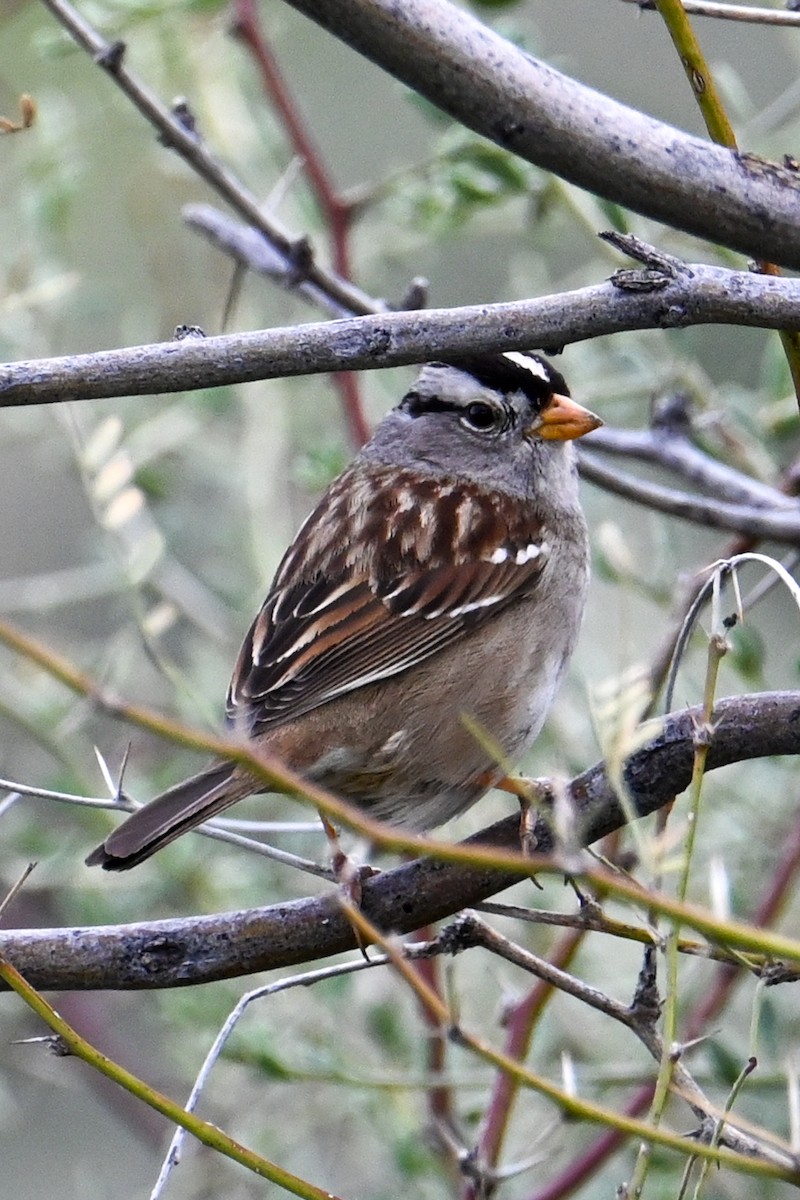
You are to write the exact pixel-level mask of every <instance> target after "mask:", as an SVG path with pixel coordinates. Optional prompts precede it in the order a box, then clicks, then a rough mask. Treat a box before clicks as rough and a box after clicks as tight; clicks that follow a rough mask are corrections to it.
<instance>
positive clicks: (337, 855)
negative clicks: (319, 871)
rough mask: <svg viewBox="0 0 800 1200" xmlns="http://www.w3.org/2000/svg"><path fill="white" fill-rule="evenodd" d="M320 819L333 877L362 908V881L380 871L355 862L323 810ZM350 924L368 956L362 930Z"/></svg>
mask: <svg viewBox="0 0 800 1200" xmlns="http://www.w3.org/2000/svg"><path fill="white" fill-rule="evenodd" d="M319 819H320V821H321V822H322V828H323V830H324V832H325V837H326V838H327V839H328V845H329V846H330V851H331V868H332V870H333V877H334V879H335V880H336V883H337V884H338V886H339V888H340V890H341V892H342V893H343V895H344V896H345V898H346V899H347V900H348V901H349V902H350V903H351V904H352V905H354V906H355V907H356V908H360V907H361V885H362V883H363V882H364V880H365V879H369V878H370V876H372V875H377V874H379V872H378V871H377V870H376V869H375V867H371V866H370V865H369V864H368V863H363V864H362V865H361V866H359V864H358V863H357V862H354V861H353V859H352V858H351V857H350V856H349V854H346V853H345V851H344V850H343V849H342V847H341V843H340V842H339V835H338V833H337V832H336V829H335V828H334V826H333V825H332V824H331V822H330V821H329V820H328V818H327V817H326V816H325V814H324V813H322V812H321V813H320V814H319ZM350 926H351V928H352V930H353V933H354V934H355V938H356V945H357V946H358V948H359V950H360V951H361V953H362V954H363V955H364V957H365V958H366V957H367V948H366V946H365V944H364V939H363V938H362V936H361V931H360V930H359V929H357V928H356V926H355V925H354V924H353V923H352V922H350Z"/></svg>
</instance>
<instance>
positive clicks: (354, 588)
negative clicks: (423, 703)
mask: <svg viewBox="0 0 800 1200" xmlns="http://www.w3.org/2000/svg"><path fill="white" fill-rule="evenodd" d="M529 541H530V536H528V538H526V540H525V542H524V543H522V545H526V544H527V543H528V542H529ZM518 545H519V543H518ZM509 550H510V553H509V556H508V558H506V560H505V561H503V562H500V563H493V562H488V561H486V560H485V559H480V560H477V561H475V560H473V561H467V562H460V563H457V564H453V563H449V564H447V565H439V566H434V567H432V568H425V567H422V566H420V567H418V568H417V569H415V570H412V571H405V572H404V573H403V574H402V576H400V577H399V578H396V579H394V580H391V579H389V580H384V581H382V582H380V583H379V582H378V581H377V580H375V579H370V578H369V577H368V576H366V575H360V576H357V577H350V578H349V579H325V580H320V579H317V580H315V581H314V582H313V583H311V584H309V583H307V582H305V581H302V580H301V581H299V582H298V583H296V584H295V585H294V586H289V587H286V588H283V589H280V590H278V591H276V592H273V593H272V594H270V596H268V597H267V599H266V601H265V603H264V606H263V608H262V610H261V612H260V613H259V615H258V617H257V618H256V620H255V621H254V623H253V626H252V628H251V630H250V633H249V634H248V636H247V638H246V639H245V643H244V645H243V647H242V650H241V653H240V655H239V661H238V663H237V665H236V670H235V672H234V677H233V680H232V682H231V687H230V690H229V693H228V715H229V717H230V718H231V720H233V721H236V720H237V718H238V719H242V718H243V720H244V724H245V726H246V727H247V728H248V729H249V730H250V731H251V732H252V733H255V732H259V731H263V730H264V729H266V728H269V727H271V726H275V725H280V724H283V723H284V722H286V721H291V720H294V719H295V718H297V717H299V716H301V715H302V714H304V713H307V712H310V711H311V710H312V709H314V708H318V707H319V706H320V705H322V704H325V703H327V702H328V701H330V700H333V699H335V698H336V697H337V696H341V695H343V694H345V693H346V692H350V691H353V690H355V689H356V688H359V687H363V686H365V685H366V684H368V683H374V682H377V681H378V680H380V679H387V678H389V677H390V676H392V675H396V674H399V673H400V672H401V671H406V670H408V669H409V668H410V667H412V666H415V665H417V664H418V663H420V662H422V661H423V660H424V659H426V658H429V657H430V656H431V655H433V654H436V653H437V652H438V651H440V650H442V649H443V648H444V647H445V646H449V645H451V644H453V643H454V642H455V641H457V640H458V638H460V637H462V636H463V635H464V633H465V632H467V631H468V630H472V629H474V628H475V627H476V626H477V625H479V624H481V623H482V622H483V621H484V620H486V619H488V618H489V617H490V616H492V615H494V614H495V613H496V612H497V611H498V610H499V609H501V608H503V607H505V606H506V605H508V604H510V603H513V601H514V600H516V599H519V598H520V597H521V596H524V595H528V594H530V592H531V591H532V590H533V589H534V588H535V586H536V583H537V581H538V579H539V576H540V575H541V573H542V570H543V567H544V564H545V562H546V555H545V554H544V553H542V554H541V555H539V556H538V557H535V558H532V559H530V560H528V561H527V562H523V563H520V564H518V563H517V562H515V561H514V557H513V553H514V550H513V548H512V547H509Z"/></svg>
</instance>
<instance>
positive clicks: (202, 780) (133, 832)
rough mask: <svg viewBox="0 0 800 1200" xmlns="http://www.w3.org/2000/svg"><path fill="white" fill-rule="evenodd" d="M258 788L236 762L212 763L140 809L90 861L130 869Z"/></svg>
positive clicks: (110, 836) (94, 851)
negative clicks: (242, 772) (240, 770)
mask: <svg viewBox="0 0 800 1200" xmlns="http://www.w3.org/2000/svg"><path fill="white" fill-rule="evenodd" d="M253 790H254V785H253V782H252V781H248V780H247V779H246V778H243V776H242V774H241V772H239V771H237V768H236V765H235V763H230V762H215V763H212V764H211V766H209V767H206V769H205V770H204V771H201V772H200V773H199V774H198V775H193V776H192V777H191V779H185V780H184V781H183V783H177V784H176V785H175V787H171V788H170V789H169V791H167V792H163V793H162V794H161V795H160V796H156V798H155V800H151V801H150V803H149V804H145V805H144V807H143V808H140V809H137V811H136V812H135V813H133V815H132V816H130V817H128V819H127V821H123V822H122V824H121V825H119V826H118V827H117V828H116V829H115V830H114V832H113V833H110V834H109V835H108V837H107V838H106V840H105V841H104V842H103V844H102V845H101V846H98V847H97V849H96V850H93V851H92V853H91V854H90V855H89V857H88V858H87V859H86V865H87V866H89V867H95V866H101V867H103V868H104V870H106V871H127V870H128V868H129V867H135V866H136V864H137V863H140V862H144V860H145V859H146V858H149V857H150V855H151V854H155V852H156V850H160V849H161V847H162V846H166V845H167V843H168V842H171V841H173V840H174V839H175V838H176V837H179V836H180V835H181V834H182V833H186V831H187V830H188V829H193V828H194V826H195V825H200V824H201V823H202V822H203V821H207V820H208V818H209V817H213V816H214V814H215V813H218V812H222V810H223V809H224V808H227V807H228V806H229V805H230V804H235V803H236V801H237V800H241V799H242V798H243V797H244V796H247V795H249V794H250V793H251V792H252V791H253Z"/></svg>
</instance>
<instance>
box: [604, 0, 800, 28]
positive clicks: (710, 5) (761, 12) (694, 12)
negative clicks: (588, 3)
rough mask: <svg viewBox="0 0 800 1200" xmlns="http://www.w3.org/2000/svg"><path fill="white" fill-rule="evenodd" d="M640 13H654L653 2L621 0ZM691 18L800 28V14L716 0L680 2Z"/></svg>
mask: <svg viewBox="0 0 800 1200" xmlns="http://www.w3.org/2000/svg"><path fill="white" fill-rule="evenodd" d="M623 3H624V4H635V5H636V7H637V8H638V9H640V10H641V11H642V12H655V10H656V6H655V3H654V0H623ZM681 4H682V5H683V8H684V9H685V10H686V12H687V13H689V14H690V15H691V16H693V17H716V18H717V19H718V20H720V21H745V22H746V23H747V24H749V25H784V26H785V25H789V26H794V28H795V29H798V28H800V13H798V12H787V11H786V10H785V9H780V8H754V7H750V6H747V5H744V4H720V3H717V2H716V0H681Z"/></svg>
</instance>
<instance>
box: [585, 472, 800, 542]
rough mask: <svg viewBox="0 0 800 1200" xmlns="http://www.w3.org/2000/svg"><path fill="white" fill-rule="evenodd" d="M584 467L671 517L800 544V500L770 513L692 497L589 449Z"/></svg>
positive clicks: (590, 475) (601, 482)
mask: <svg viewBox="0 0 800 1200" xmlns="http://www.w3.org/2000/svg"><path fill="white" fill-rule="evenodd" d="M580 470H581V475H582V476H583V478H584V479H588V480H590V481H591V482H592V483H596V484H597V485H598V486H599V487H602V488H605V490H606V491H608V492H614V493H615V494H616V495H617V496H624V497H625V499H626V500H633V501H634V502H635V503H636V504H645V505H647V507H648V508H654V509H657V510H658V511H659V512H663V513H668V514H669V515H670V516H673V517H682V518H683V519H684V520H686V521H694V522H695V524H697V525H704V526H705V527H706V528H707V529H729V530H731V531H732V532H734V533H741V534H745V535H746V536H748V537H756V538H769V539H770V540H772V541H775V542H783V543H785V544H787V545H790V546H800V505H798V504H797V503H794V504H793V505H792V508H793V510H794V511H789V512H784V511H773V512H769V511H768V510H767V509H766V508H764V507H763V505H762V506H760V507H758V508H756V507H755V506H753V505H748V504H730V503H726V502H725V501H724V500H711V499H707V498H706V497H705V496H692V495H689V493H687V492H677V491H675V490H674V489H673V488H667V487H663V486H662V485H661V484H658V483H649V482H648V481H647V480H644V479H634V478H633V476H631V475H623V474H621V473H620V472H619V471H617V470H612V469H611V468H609V467H605V466H603V465H602V464H601V463H600V462H599V461H598V459H597V458H596V456H595V455H594V454H591V453H590V452H588V451H586V450H583V451H582V453H581V456H580ZM742 478H743V479H744V478H746V476H742ZM778 495H779V498H780V499H781V500H785V499H786V497H784V496H780V493H778ZM776 507H778V506H777V505H776ZM780 508H781V509H782V508H783V505H780Z"/></svg>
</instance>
